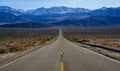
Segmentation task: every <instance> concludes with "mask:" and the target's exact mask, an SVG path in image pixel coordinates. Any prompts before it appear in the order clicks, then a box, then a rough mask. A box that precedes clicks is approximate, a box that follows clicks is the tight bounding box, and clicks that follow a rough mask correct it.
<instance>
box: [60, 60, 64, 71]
mask: <svg viewBox="0 0 120 71" xmlns="http://www.w3.org/2000/svg"><path fill="white" fill-rule="evenodd" d="M60 71H64V63H63V62H62V61H61V62H60Z"/></svg>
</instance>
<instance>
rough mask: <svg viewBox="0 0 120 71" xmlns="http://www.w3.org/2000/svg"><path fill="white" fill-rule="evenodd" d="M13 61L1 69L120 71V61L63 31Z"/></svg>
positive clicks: (23, 70) (27, 70)
mask: <svg viewBox="0 0 120 71" xmlns="http://www.w3.org/2000/svg"><path fill="white" fill-rule="evenodd" d="M11 63H12V64H10V65H9V64H8V65H5V67H4V68H2V69H1V70H0V71H120V62H117V61H114V60H112V59H109V58H106V57H104V56H102V55H99V54H97V53H95V52H92V51H90V50H87V49H85V48H82V47H80V46H78V45H76V44H74V43H72V42H70V41H68V40H66V39H65V38H64V37H63V36H62V33H61V31H60V34H59V37H58V39H57V40H56V41H54V42H53V43H51V44H49V45H46V46H44V47H42V48H40V49H38V50H36V51H34V52H31V53H30V54H28V55H26V56H25V57H23V58H21V59H19V60H17V61H16V62H11Z"/></svg>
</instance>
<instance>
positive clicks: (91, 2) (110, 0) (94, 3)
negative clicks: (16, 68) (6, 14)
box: [0, 0, 120, 10]
mask: <svg viewBox="0 0 120 71" xmlns="http://www.w3.org/2000/svg"><path fill="white" fill-rule="evenodd" d="M0 6H10V7H12V8H17V9H24V10H29V9H36V8H39V7H45V8H49V7H53V6H67V7H73V8H76V7H80V8H88V9H97V8H101V7H120V0H0Z"/></svg>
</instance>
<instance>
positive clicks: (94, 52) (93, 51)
mask: <svg viewBox="0 0 120 71" xmlns="http://www.w3.org/2000/svg"><path fill="white" fill-rule="evenodd" d="M76 44H77V45H78V46H79V43H76ZM80 47H82V46H80ZM82 48H83V49H85V50H87V51H89V52H91V53H94V54H97V55H99V56H101V57H103V58H106V59H109V60H111V61H114V62H116V63H120V61H117V60H115V59H112V58H110V57H107V56H105V55H102V54H100V53H97V52H94V51H92V50H89V49H87V48H84V47H82Z"/></svg>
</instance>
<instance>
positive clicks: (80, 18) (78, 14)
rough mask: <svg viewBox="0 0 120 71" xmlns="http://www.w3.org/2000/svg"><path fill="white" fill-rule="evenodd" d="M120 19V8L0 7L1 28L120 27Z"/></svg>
mask: <svg viewBox="0 0 120 71" xmlns="http://www.w3.org/2000/svg"><path fill="white" fill-rule="evenodd" d="M119 19H120V7H116V8H112V7H111V8H106V7H103V8H99V9H95V10H90V9H85V8H70V7H65V6H59V7H51V8H44V7H41V8H37V9H35V10H22V9H14V8H11V7H8V6H0V24H1V25H0V27H13V26H14V28H15V27H19V28H20V27H21V28H41V27H53V26H113V25H120V21H119ZM4 23H6V24H4ZM16 25H17V26H16ZM31 25H32V26H31ZM37 25H38V27H37Z"/></svg>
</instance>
